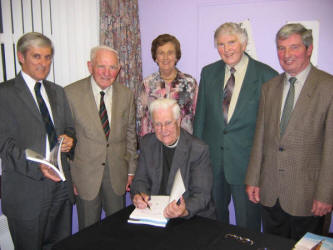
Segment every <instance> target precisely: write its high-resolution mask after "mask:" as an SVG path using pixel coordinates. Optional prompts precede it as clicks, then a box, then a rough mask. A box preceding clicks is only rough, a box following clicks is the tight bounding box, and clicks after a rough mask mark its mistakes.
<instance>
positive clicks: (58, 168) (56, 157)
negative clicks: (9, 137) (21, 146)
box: [25, 138, 66, 181]
mask: <svg viewBox="0 0 333 250" xmlns="http://www.w3.org/2000/svg"><path fill="white" fill-rule="evenodd" d="M63 139H64V138H61V139H60V140H59V141H58V142H57V144H56V145H55V146H54V147H53V149H52V150H51V152H49V151H48V150H46V157H45V158H44V156H42V155H40V154H39V153H37V152H35V151H33V150H31V149H26V150H25V156H26V159H27V160H29V161H34V162H38V163H42V164H44V165H47V166H48V167H50V168H51V169H52V170H53V171H54V173H55V174H56V175H58V176H59V178H60V179H61V180H62V181H65V180H66V178H65V175H64V171H63V169H62V164H61V145H62V141H63Z"/></svg>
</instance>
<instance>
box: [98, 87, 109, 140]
mask: <svg viewBox="0 0 333 250" xmlns="http://www.w3.org/2000/svg"><path fill="white" fill-rule="evenodd" d="M100 94H101V101H100V104H99V117H100V118H101V122H102V126H103V130H104V133H105V137H106V139H108V138H109V134H110V126H109V119H108V113H107V111H106V108H105V103H104V95H105V93H104V91H101V92H100Z"/></svg>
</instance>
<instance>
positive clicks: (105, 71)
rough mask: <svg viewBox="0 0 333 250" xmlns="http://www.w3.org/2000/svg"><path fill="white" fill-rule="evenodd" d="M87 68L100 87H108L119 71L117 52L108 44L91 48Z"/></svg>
mask: <svg viewBox="0 0 333 250" xmlns="http://www.w3.org/2000/svg"><path fill="white" fill-rule="evenodd" d="M88 69H89V72H90V74H91V75H92V76H93V77H94V79H95V81H96V83H97V84H98V86H99V87H100V88H101V89H106V88H107V87H110V86H111V85H112V84H113V82H114V81H115V80H116V79H117V76H118V73H119V71H120V65H119V58H118V52H117V51H116V50H114V49H112V48H110V47H108V46H97V47H94V48H92V49H91V51H90V61H89V62H88Z"/></svg>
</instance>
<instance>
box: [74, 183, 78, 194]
mask: <svg viewBox="0 0 333 250" xmlns="http://www.w3.org/2000/svg"><path fill="white" fill-rule="evenodd" d="M73 192H74V195H76V196H78V195H79V192H78V191H77V188H76V186H75V184H74V183H73Z"/></svg>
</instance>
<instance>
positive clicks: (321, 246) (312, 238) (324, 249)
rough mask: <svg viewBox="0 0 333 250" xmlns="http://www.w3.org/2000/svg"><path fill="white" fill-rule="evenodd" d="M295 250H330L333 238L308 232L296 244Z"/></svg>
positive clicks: (332, 245)
mask: <svg viewBox="0 0 333 250" xmlns="http://www.w3.org/2000/svg"><path fill="white" fill-rule="evenodd" d="M294 249H295V250H330V249H333V239H332V238H329V237H325V236H321V235H317V234H313V233H309V232H308V233H306V234H305V235H304V236H303V237H302V238H301V239H300V240H299V241H298V242H297V243H296V245H295V247H294Z"/></svg>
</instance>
